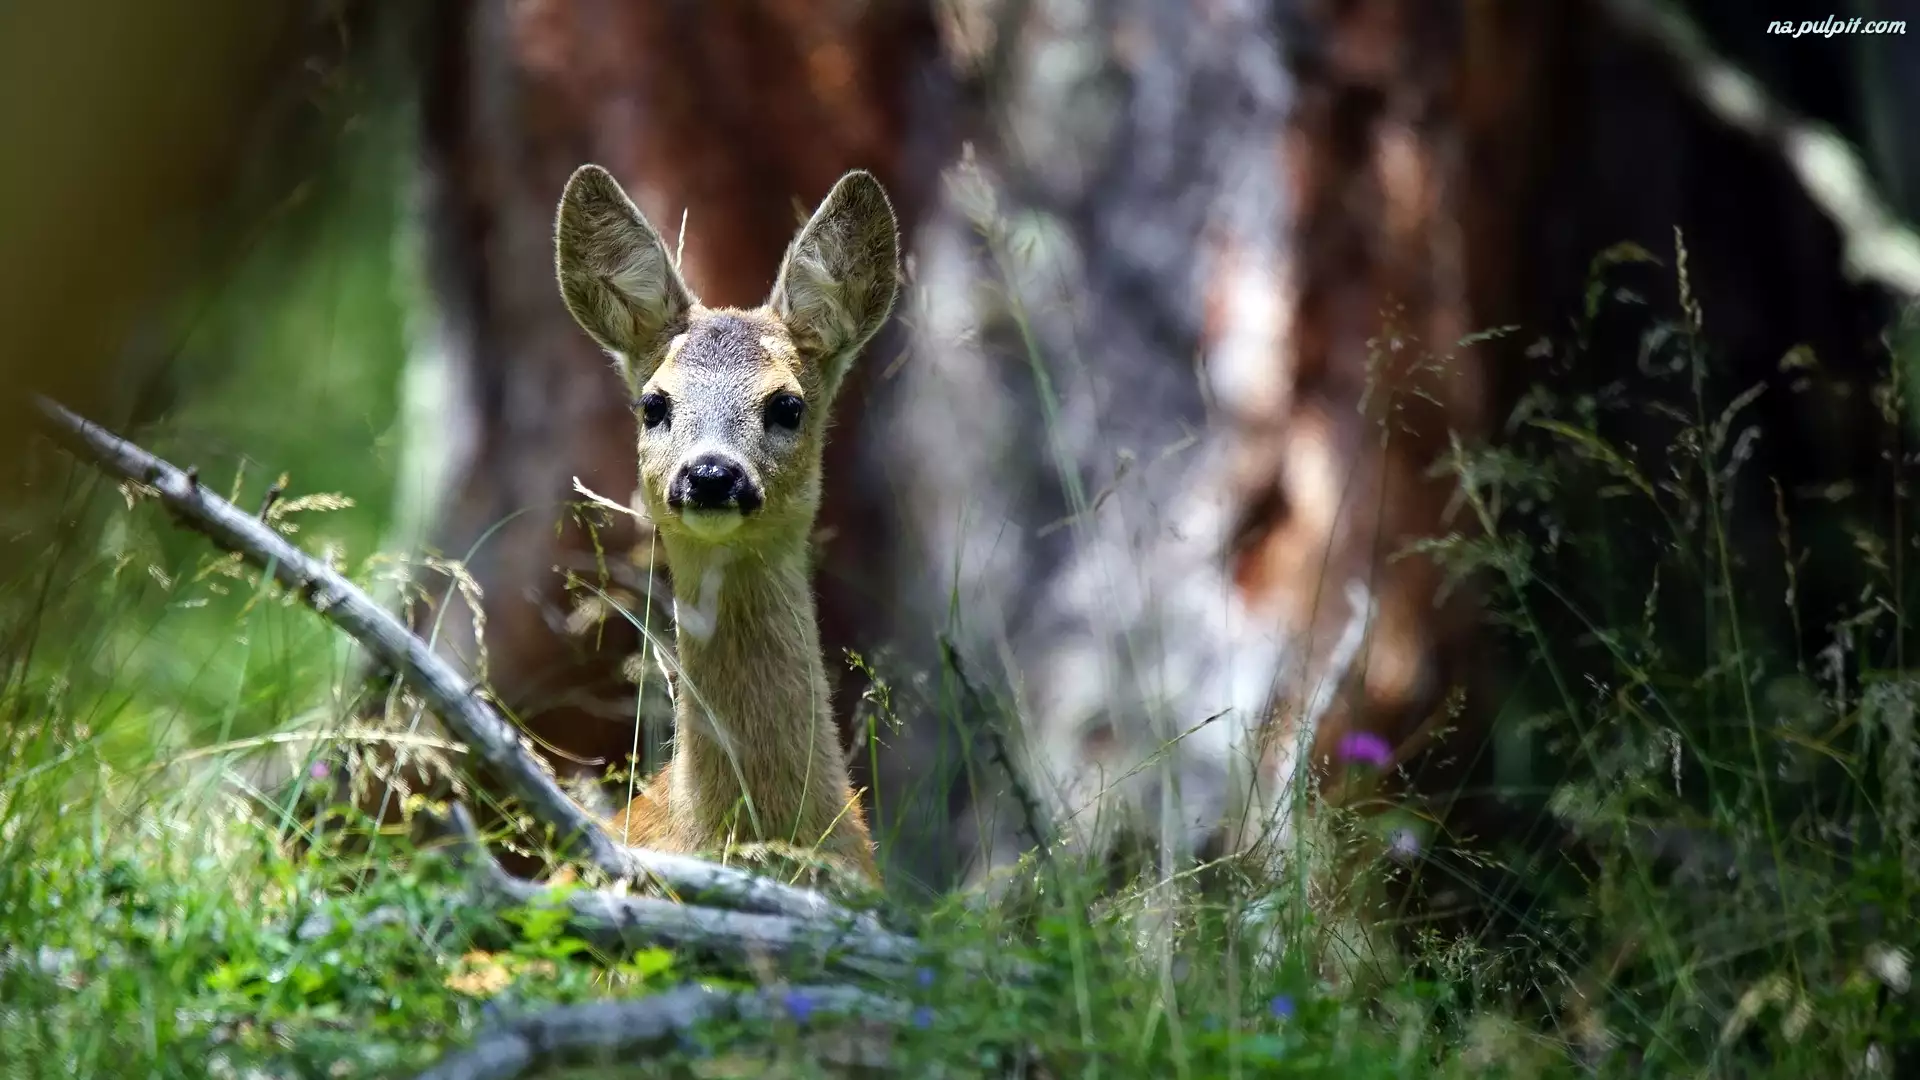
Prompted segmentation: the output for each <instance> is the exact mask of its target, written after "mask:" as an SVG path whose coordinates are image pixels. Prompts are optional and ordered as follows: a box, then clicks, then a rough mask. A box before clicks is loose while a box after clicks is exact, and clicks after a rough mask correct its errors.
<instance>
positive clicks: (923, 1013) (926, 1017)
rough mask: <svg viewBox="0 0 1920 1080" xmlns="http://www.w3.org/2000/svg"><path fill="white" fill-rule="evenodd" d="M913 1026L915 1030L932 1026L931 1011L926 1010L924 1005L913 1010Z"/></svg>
mask: <svg viewBox="0 0 1920 1080" xmlns="http://www.w3.org/2000/svg"><path fill="white" fill-rule="evenodd" d="M913 1026H914V1027H917V1028H930V1027H932V1026H933V1010H932V1009H929V1008H927V1007H926V1006H925V1005H922V1006H920V1007H919V1008H917V1009H915V1010H913Z"/></svg>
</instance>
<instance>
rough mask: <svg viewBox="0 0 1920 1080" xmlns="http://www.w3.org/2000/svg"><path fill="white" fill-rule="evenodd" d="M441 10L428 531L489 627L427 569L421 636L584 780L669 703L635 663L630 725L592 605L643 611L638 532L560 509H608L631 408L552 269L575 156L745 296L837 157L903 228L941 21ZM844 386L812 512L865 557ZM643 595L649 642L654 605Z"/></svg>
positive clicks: (928, 161)
mask: <svg viewBox="0 0 1920 1080" xmlns="http://www.w3.org/2000/svg"><path fill="white" fill-rule="evenodd" d="M433 21H434V25H435V26H436V27H437V28H438V29H437V32H436V33H435V34H434V35H433V36H432V46H431V56H430V60H429V64H428V69H427V72H426V75H425V79H426V97H425V105H424V140H425V179H426V183H427V186H426V189H425V191H424V195H425V198H424V201H423V205H424V208H425V211H426V215H427V232H428V243H429V247H430V257H429V263H430V271H431V275H432V280H433V285H434V295H435V298H436V301H437V306H438V309H439V316H438V317H439V326H438V328H437V330H436V332H435V333H434V334H432V335H431V336H430V337H429V339H428V342H427V344H428V347H430V348H433V349H436V350H439V351H440V352H442V353H443V354H444V357H445V360H446V362H447V364H448V366H449V368H450V370H451V371H452V372H453V373H454V378H455V392H454V401H455V403H456V407H454V408H451V409H448V410H446V411H445V412H444V414H443V415H441V416H440V417H439V418H438V422H439V425H440V426H441V429H442V430H441V431H440V432H439V435H440V436H441V437H443V438H445V439H447V440H449V442H450V443H451V444H452V445H453V446H455V447H456V448H457V451H456V453H455V457H454V463H453V466H452V468H453V472H454V481H453V484H452V486H451V490H450V492H449V494H450V498H449V500H448V502H447V503H446V505H445V507H444V511H443V515H442V518H441V520H440V523H439V526H438V528H437V531H436V534H435V543H434V545H433V546H434V547H435V548H437V549H438V551H439V552H441V553H442V554H443V555H444V556H446V557H447V558H450V559H455V560H459V561H461V562H463V563H464V564H465V567H466V572H467V573H468V574H470V575H471V581H472V584H473V586H475V587H477V590H478V592H479V594H480V595H481V596H482V597H483V598H484V599H483V601H482V604H481V606H482V607H483V608H484V611H485V619H484V634H483V636H482V640H480V641H476V635H475V628H476V619H475V613H474V612H473V611H472V610H471V609H470V607H469V606H468V603H467V599H466V598H467V596H468V595H469V593H466V592H462V591H461V590H458V589H456V590H454V591H453V592H452V593H451V594H449V593H448V592H447V579H446V577H445V576H444V575H440V576H438V577H437V578H436V579H435V582H434V583H433V584H432V585H431V596H432V600H431V602H430V603H427V604H424V605H420V606H418V607H417V608H416V610H415V611H414V625H415V626H416V627H418V628H421V629H422V630H427V629H429V628H431V629H432V630H433V632H434V633H436V634H437V636H438V640H439V643H440V645H441V646H442V648H443V649H444V650H445V651H447V652H449V653H451V654H453V655H455V656H457V657H459V658H460V659H461V660H462V661H463V662H465V663H467V664H468V665H470V666H472V667H474V668H476V669H478V668H479V667H480V661H481V660H482V658H483V656H482V652H481V646H482V645H484V661H485V664H484V675H485V676H486V678H487V679H488V680H489V682H490V684H491V686H492V688H493V691H494V693H495V694H496V695H497V696H498V697H499V699H500V700H501V701H502V702H503V703H504V704H506V705H507V706H508V707H509V708H510V709H511V710H512V711H513V712H514V713H515V714H517V716H518V718H519V720H520V722H521V723H522V725H523V726H524V727H525V728H526V729H527V730H528V731H529V733H530V734H531V735H532V736H533V737H534V739H535V741H536V742H537V743H538V744H540V745H541V746H542V747H543V748H544V749H545V750H546V751H547V756H548V758H549V760H550V761H551V762H552V763H553V764H554V766H555V767H556V769H557V770H558V771H559V772H560V774H561V775H562V776H565V777H580V778H593V777H598V776H600V775H601V774H602V773H603V772H604V771H605V770H607V769H608V768H610V767H614V768H617V767H619V766H621V765H622V764H623V763H624V762H625V761H626V759H627V758H628V756H629V754H630V753H631V752H632V750H633V749H634V748H635V747H636V745H637V746H638V749H639V750H640V752H641V755H642V757H643V758H645V757H646V756H647V754H648V751H649V750H650V749H651V747H650V743H652V742H654V741H655V740H657V739H658V738H659V737H661V736H663V735H664V734H665V729H664V727H663V726H661V725H660V724H659V723H657V722H658V721H661V720H662V719H663V718H664V716H665V714H666V713H665V697H664V694H663V693H662V691H661V688H660V686H659V684H658V682H657V674H656V669H655V668H654V667H653V665H651V664H648V665H646V669H645V670H646V672H647V678H648V681H649V682H650V683H651V684H652V685H650V686H649V687H648V689H647V691H646V694H645V698H646V709H647V712H648V714H649V716H650V718H651V720H653V721H655V722H656V723H655V724H654V727H655V730H652V731H649V732H646V733H644V734H640V735H636V731H635V719H636V711H635V686H634V678H635V677H636V676H637V674H638V670H637V668H636V666H635V665H633V664H632V663H630V661H631V660H632V659H633V658H634V657H635V654H637V653H638V652H639V650H640V640H639V637H638V635H637V633H636V632H635V631H634V629H633V628H632V626H631V625H630V624H629V623H628V621H627V620H626V619H625V618H624V617H622V616H621V615H619V614H617V613H613V612H611V611H610V610H608V609H607V608H606V606H605V605H604V604H600V605H599V606H598V607H597V608H596V605H595V604H594V598H595V595H596V593H595V591H594V590H602V591H604V593H605V595H607V596H611V597H612V598H614V599H615V600H616V601H618V602H619V603H620V604H622V605H624V606H626V607H627V608H628V609H629V610H630V611H631V612H632V613H633V615H634V616H635V617H636V618H637V617H639V616H640V615H641V614H642V612H643V610H644V609H645V608H646V606H647V600H646V595H647V591H648V582H647V580H646V571H647V569H648V567H649V544H648V542H647V537H646V536H644V535H641V534H639V533H637V531H636V529H635V527H634V526H633V523H632V522H631V520H630V519H628V518H626V517H625V516H622V515H608V514H606V513H604V512H601V511H597V510H593V511H587V514H586V516H585V517H583V515H582V514H581V513H580V512H578V511H577V510H576V509H575V508H574V507H573V506H572V505H570V504H576V503H577V502H578V501H579V496H577V495H576V494H575V493H574V492H573V491H572V483H573V478H574V477H578V478H579V480H580V481H581V482H582V483H584V484H585V485H586V486H588V487H589V488H591V489H593V490H594V491H596V492H599V493H601V494H603V495H605V496H607V497H609V498H611V499H613V500H615V501H616V502H620V503H623V504H624V503H626V502H627V501H628V499H629V496H630V494H631V493H632V491H633V489H634V483H635V469H636V466H635V458H634V445H633V444H634V437H635V432H634V422H633V417H632V413H631V407H630V405H629V403H628V402H627V401H626V400H625V398H624V396H623V393H622V391H621V390H620V386H619V383H618V380H617V379H615V378H614V376H613V374H612V372H611V370H610V366H609V361H608V359H607V358H606V357H605V356H604V355H602V354H601V353H600V352H599V350H598V349H596V348H595V347H594V346H593V344H592V343H591V342H590V341H589V340H588V338H587V337H586V336H585V335H584V334H583V333H581V332H580V331H579V330H578V329H577V328H576V327H575V325H574V323H573V320H572V319H571V317H570V316H569V315H568V314H567V311H566V309H565V307H564V306H563V305H562V304H561V302H560V297H559V293H558V289H557V286H556V285H555V283H554V279H553V246H552V245H553V238H552V222H553V214H554V207H555V206H556V205H557V202H558V199H559V196H560V190H561V187H562V185H563V184H564V183H565V181H566V179H567V176H568V175H569V174H570V173H571V172H572V170H573V169H575V168H576V167H578V166H579V165H581V164H583V163H586V162H595V163H598V164H601V165H604V166H606V167H607V168H609V169H611V170H612V171H613V173H614V174H615V175H616V176H617V177H618V178H619V179H620V180H621V182H622V183H623V184H624V185H625V186H626V187H627V188H628V190H629V191H630V192H631V193H632V195H633V197H634V199H635V200H636V202H637V203H638V204H639V206H640V208H641V209H642V211H643V212H645V213H646V214H647V215H648V217H649V218H650V219H651V220H652V221H653V222H654V223H655V224H656V225H657V226H658V227H659V228H660V229H661V230H662V231H663V232H664V233H665V234H667V235H669V236H673V235H675V233H676V231H677V230H678V228H679V227H680V225H681V223H682V221H683V220H684V222H685V237H684V241H685V243H684V251H685V256H684V257H685V263H684V267H683V269H684V271H685V273H686V275H687V277H688V280H689V282H690V283H691V285H692V286H693V288H694V289H695V291H696V292H698V293H699V294H700V296H701V298H702V299H703V301H704V302H706V303H708V304H715V305H747V306H751V305H755V304H758V303H760V302H762V301H763V300H764V298H765V296H766V294H767V292H768V290H769V289H770V288H771V286H772V283H773V274H774V272H775V270H776V269H777V268H778V263H779V259H780V257H781V255H782V253H783V252H784V250H785V247H786V244H787V243H788V241H789V240H790V239H791V238H792V236H793V233H794V231H795V230H796V229H797V227H798V226H799V224H800V223H801V222H802V221H804V220H805V214H806V212H808V211H809V210H810V209H811V207H812V206H813V205H815V204H816V203H817V202H818V201H819V200H820V199H821V198H822V197H823V196H824V195H825V194H826V192H827V190H828V189H829V188H830V187H831V186H832V184H833V182H834V181H835V180H836V179H838V178H839V176H840V175H841V174H842V173H843V172H844V171H846V170H848V169H850V168H855V167H859V168H866V169H870V170H872V171H874V172H875V173H876V174H878V175H879V176H880V178H881V179H882V181H883V182H884V183H885V184H886V185H887V187H888V189H889V191H890V192H892V193H893V195H894V198H895V200H896V205H897V207H898V209H899V211H900V213H901V215H902V218H903V221H904V222H906V223H907V224H908V226H909V227H911V223H912V221H913V220H914V212H915V206H916V203H917V201H918V191H919V189H920V187H921V186H922V185H923V182H924V181H923V178H924V177H926V176H929V175H931V166H932V165H933V164H935V163H936V161H937V159H935V158H931V157H929V156H928V154H927V152H926V151H925V150H924V149H922V144H923V142H924V140H925V139H926V138H927V134H928V132H930V131H931V130H932V129H930V128H929V127H928V125H927V124H926V123H925V122H924V120H915V119H913V118H914V117H916V116H918V115H920V114H921V113H922V111H924V110H925V109H926V108H927V107H928V106H929V105H931V104H933V103H934V101H935V99H936V97H937V93H938V85H937V83H938V80H937V72H938V70H939V69H938V66H937V64H936V63H935V61H934V56H933V47H934V44H935V42H934V36H933V27H932V23H931V21H930V17H929V15H928V13H927V11H926V10H925V9H924V7H923V6H921V5H919V4H916V3H910V2H892V0H876V2H872V3H852V4H837V5H828V6H827V7H825V8H822V7H820V6H819V5H812V4H807V3H801V2H797V0H761V2H755V3H742V4H707V3H698V4H696V3H681V2H661V3H640V4H624V3H602V2H593V0H539V2H535V3H509V2H507V0H443V2H442V3H441V4H440V7H439V9H438V13H437V15H436V17H435V19H434V20H433ZM886 349H887V345H886V344H885V343H884V342H883V343H881V344H880V345H879V346H878V347H876V348H875V349H874V351H873V354H872V356H871V357H870V361H871V362H870V363H869V364H868V365H867V366H868V367H869V368H873V367H878V366H880V365H882V364H884V363H885V362H886V356H885V352H886ZM858 398H859V391H858V385H857V384H853V385H851V386H850V392H849V400H848V402H847V403H846V404H844V405H843V406H842V410H843V411H842V412H841V414H840V415H841V416H842V418H843V419H842V421H841V422H840V423H839V424H838V425H837V426H836V430H835V434H834V441H833V443H832V449H831V450H830V452H829V460H828V463H827V475H828V477H829V480H828V484H827V487H828V491H829V493H830V494H829V496H828V506H827V508H826V510H825V513H824V516H823V521H822V524H823V527H824V528H825V529H827V530H831V531H832V532H833V534H834V537H835V538H834V539H833V540H832V546H831V549H830V550H833V551H834V552H836V553H841V552H846V553H847V554H848V556H849V557H852V558H856V559H858V558H864V557H868V556H869V555H870V554H871V553H870V552H868V551H867V550H866V549H865V548H864V547H863V545H864V544H865V543H866V542H867V539H868V537H869V536H870V535H872V532H873V530H871V529H870V528H868V527H867V525H866V522H867V521H868V520H869V517H870V515H871V514H872V513H873V510H872V508H871V507H869V506H867V505H864V504H862V503H861V502H860V500H859V499H858V498H857V495H858V493H857V492H855V491H852V490H850V489H849V486H848V485H846V484H843V483H838V482H836V481H838V480H839V479H840V478H841V477H842V476H844V474H845V471H846V468H845V465H844V463H843V462H842V461H841V457H842V456H843V454H844V451H845V449H846V447H847V446H848V445H849V444H850V443H851V441H852V439H851V436H852V435H853V434H854V433H856V432H857V429H858V419H859V408H858ZM587 517H590V518H591V519H592V520H594V521H596V522H597V523H598V528H597V530H590V529H588V528H586V527H584V525H583V521H584V520H586V519H587ZM596 533H597V535H596ZM660 569H661V570H662V572H664V567H661V568H660ZM570 577H571V578H577V579H579V581H581V582H584V583H585V585H586V586H587V587H586V588H573V589H570V588H569V587H568V584H569V578H570ZM652 609H653V615H654V629H655V630H656V631H657V632H663V633H664V632H666V630H665V628H666V621H665V619H664V615H665V613H666V611H667V610H668V601H667V597H666V595H665V594H664V593H661V594H660V595H657V596H655V597H654V598H653V602H652ZM823 618H824V619H825V620H826V622H827V627H826V630H827V640H828V642H829V643H830V647H835V646H839V645H841V644H844V642H845V641H846V630H845V625H846V622H847V613H846V612H845V611H844V610H843V609H842V608H840V607H838V606H836V605H835V604H834V603H833V602H832V597H831V596H829V597H828V598H827V599H826V603H824V604H823ZM835 658H836V657H830V662H832V660H833V659H835ZM623 665H625V666H624V668H623Z"/></svg>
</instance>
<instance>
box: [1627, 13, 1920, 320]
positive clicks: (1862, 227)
mask: <svg viewBox="0 0 1920 1080" xmlns="http://www.w3.org/2000/svg"><path fill="white" fill-rule="evenodd" d="M1606 7H1607V9H1608V10H1609V11H1611V12H1612V13H1613V16H1614V17H1615V18H1616V19H1617V20H1619V22H1620V24H1621V25H1622V26H1624V27H1626V28H1627V29H1628V30H1631V31H1633V32H1635V33H1637V34H1639V35H1640V36H1641V37H1642V38H1643V39H1644V40H1646V41H1648V42H1650V43H1651V44H1653V45H1654V46H1655V47H1656V48H1658V49H1659V50H1660V51H1661V52H1663V53H1665V54H1666V55H1667V57H1668V58H1669V59H1671V60H1672V61H1673V63H1674V64H1676V65H1677V66H1678V67H1679V69H1680V70H1681V72H1682V73H1683V74H1684V75H1685V77H1686V80H1687V83H1688V85H1689V87H1690V89H1691V90H1692V92H1693V95H1694V97H1696V98H1697V99H1699V101H1700V102H1701V104H1702V105H1704V106H1706V108H1707V110H1708V111H1709V112H1711V113H1712V114H1713V115H1714V116H1715V117H1716V118H1718V119H1719V120H1720V121H1721V122H1722V123H1724V124H1726V125H1728V126H1730V127H1732V128H1734V129H1736V130H1738V131H1741V132H1743V133H1745V134H1746V135H1747V136H1748V137H1750V138H1752V139H1753V140H1754V141H1756V142H1759V143H1762V144H1764V145H1765V146H1767V147H1768V148H1770V149H1771V150H1772V151H1773V152H1774V153H1775V154H1777V155H1779V157H1780V159H1781V160H1783V161H1785V162H1786V163H1787V167H1788V168H1789V169H1791V170H1792V171H1793V174H1794V176H1795V177H1796V178H1797V179H1798V180H1799V181H1800V186H1801V188H1802V189H1804V190H1805V191H1806V193H1807V197H1808V198H1809V199H1811V200H1812V201H1813V204H1814V205H1815V206H1818V207H1819V208H1820V210H1821V211H1822V212H1823V213H1825V214H1826V215H1827V217H1828V218H1829V219H1830V220H1831V221H1832V222H1833V224H1834V227H1835V228H1836V229H1838V230H1839V232H1840V238H1841V242H1842V244H1843V245H1844V248H1843V250H1844V251H1845V260H1846V271H1847V273H1848V274H1849V275H1850V276H1852V277H1854V278H1856V279H1865V280H1867V281H1871V282H1873V283H1874V284H1876V285H1879V286H1880V287H1881V288H1883V289H1886V290H1888V291H1889V292H1892V293H1894V294H1896V295H1898V296H1899V297H1900V298H1902V299H1903V300H1906V301H1914V300H1920V236H1916V235H1915V234H1914V231H1913V230H1912V229H1911V228H1909V227H1907V226H1906V225H1905V224H1904V223H1903V222H1902V221H1901V219H1900V216H1899V215H1898V214H1896V213H1895V212H1894V211H1893V210H1892V209H1890V208H1889V207H1888V206H1887V204H1886V200H1885V199H1883V198H1882V197H1881V196H1880V194H1879V192H1878V191H1877V190H1875V188H1874V184H1873V180H1872V178H1871V177H1870V176H1869V174H1868V172H1867V167H1866V165H1865V164H1864V163H1863V162H1862V161H1861V160H1860V155H1859V154H1858V153H1856V152H1855V151H1854V149H1853V148H1852V147H1851V146H1849V145H1847V142H1846V140H1845V139H1842V138H1841V137H1840V136H1839V135H1838V134H1836V133H1835V132H1834V131H1833V130H1832V129H1830V128H1828V127H1827V126H1826V125H1824V124H1817V123H1814V122H1813V121H1810V120H1807V119H1806V118H1804V117H1801V116H1797V115H1795V114H1794V113H1793V112H1792V111H1791V110H1789V109H1788V108H1787V107H1786V106H1784V105H1782V104H1780V102H1779V101H1777V100H1775V99H1774V98H1773V97H1772V96H1771V95H1770V94H1768V93H1767V91H1766V89H1765V88H1764V87H1763V86H1761V85H1760V82H1759V80H1757V79H1755V78H1754V77H1753V76H1751V75H1748V74H1747V73H1746V72H1744V71H1741V70H1740V69H1739V68H1736V67H1734V66H1733V65H1732V64H1730V63H1728V62H1727V61H1726V60H1724V59H1722V58H1721V57H1720V56H1719V55H1718V54H1717V53H1715V52H1714V51H1713V49H1712V47H1711V46H1709V45H1708V43H1707V40H1706V38H1705V37H1704V36H1703V35H1702V34H1701V33H1700V31H1699V30H1698V29H1697V28H1696V27H1695V26H1694V25H1693V24H1692V23H1691V22H1690V21H1688V20H1687V18H1686V17H1685V16H1684V15H1681V14H1680V13H1679V12H1678V11H1676V10H1674V9H1673V7H1672V5H1670V4H1666V3H1660V2H1658V0H1607V2H1606Z"/></svg>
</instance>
